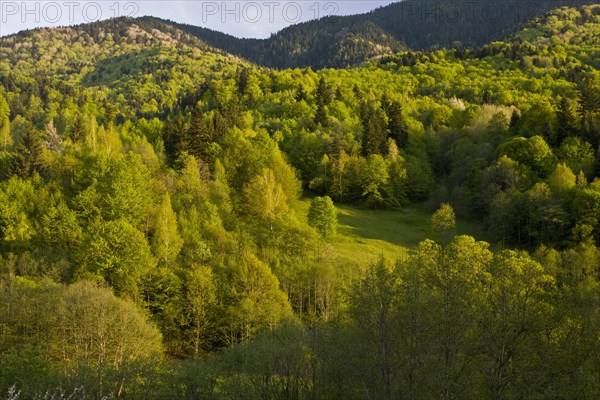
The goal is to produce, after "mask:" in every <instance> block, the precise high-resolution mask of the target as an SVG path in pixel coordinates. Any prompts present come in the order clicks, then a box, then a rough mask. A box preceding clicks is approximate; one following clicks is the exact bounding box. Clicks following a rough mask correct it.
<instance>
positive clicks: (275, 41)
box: [176, 0, 593, 69]
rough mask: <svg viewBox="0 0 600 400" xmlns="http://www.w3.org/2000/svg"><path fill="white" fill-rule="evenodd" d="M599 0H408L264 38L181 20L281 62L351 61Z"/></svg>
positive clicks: (480, 36) (267, 62) (217, 43)
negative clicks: (520, 1)
mask: <svg viewBox="0 0 600 400" xmlns="http://www.w3.org/2000/svg"><path fill="white" fill-rule="evenodd" d="M591 2H592V3H593V1H589V0H588V1H585V0H575V1H567V0H540V1H536V2H529V3H527V4H526V5H522V4H516V3H515V2H514V1H509V0H496V1H492V0H485V1H479V2H472V1H468V0H459V1H454V2H446V1H440V0H425V1H423V0H405V1H402V2H398V3H393V4H391V5H389V6H386V7H382V8H378V9H376V10H374V11H372V12H370V13H366V14H360V15H350V16H335V17H327V18H322V19H319V20H315V21H309V22H306V23H301V24H297V25H293V26H290V27H288V28H285V29H283V30H281V31H280V32H278V33H276V34H273V35H272V36H271V37H270V38H268V39H264V40H257V39H238V38H235V37H233V36H230V35H226V34H223V33H219V32H215V31H211V30H209V29H205V28H200V27H196V26H191V25H183V24H176V26H177V27H179V28H180V29H182V30H184V31H187V32H189V33H191V34H193V35H195V36H197V37H199V38H200V39H202V40H203V41H205V42H206V43H208V44H210V45H212V46H214V47H218V48H220V49H223V50H225V51H227V52H230V53H232V54H237V55H240V56H242V57H244V58H246V59H248V60H251V61H253V62H255V63H257V64H259V65H264V66H268V67H275V68H293V67H308V66H310V67H312V68H314V69H318V68H323V67H345V66H348V65H356V64H360V63H362V62H364V61H366V60H369V59H373V58H377V57H380V56H382V55H387V54H391V53H394V52H397V51H399V50H401V49H406V48H409V49H412V50H429V49H435V48H441V47H446V48H448V47H456V46H465V47H473V46H481V45H483V44H486V43H489V42H491V41H494V40H499V39H501V38H503V37H505V36H507V35H509V34H510V33H512V32H514V31H516V30H517V29H519V28H520V27H521V26H523V25H524V24H526V23H527V22H529V21H530V20H531V19H533V18H535V17H539V16H541V15H543V14H544V13H545V12H547V11H549V10H551V9H554V8H557V7H560V6H563V5H569V6H576V5H580V4H585V3H591Z"/></svg>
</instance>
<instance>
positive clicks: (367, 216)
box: [296, 198, 489, 265]
mask: <svg viewBox="0 0 600 400" xmlns="http://www.w3.org/2000/svg"><path fill="white" fill-rule="evenodd" d="M309 206H310V198H304V199H302V200H301V201H300V202H298V204H297V206H296V212H297V213H298V216H299V218H306V215H307V214H308V208H309ZM336 207H337V209H338V221H339V227H338V234H337V236H336V237H335V238H334V239H333V240H332V244H333V247H334V250H335V254H336V256H337V258H338V260H339V261H342V262H345V263H350V264H361V265H364V264H365V263H370V262H373V261H376V260H377V259H378V258H379V257H381V256H382V255H383V256H384V257H386V258H388V259H391V260H395V259H398V258H401V257H402V256H404V255H405V254H406V251H407V249H409V248H411V247H414V246H416V245H417V244H418V243H419V242H421V241H422V240H424V239H427V238H432V239H434V240H435V239H436V233H435V232H433V231H432V230H431V213H429V212H428V211H426V210H425V209H424V207H422V206H419V205H416V206H415V205H413V206H409V207H406V208H404V209H402V210H394V211H389V210H368V209H361V208H358V207H354V206H349V205H345V204H336ZM455 234H457V235H471V236H473V237H475V238H476V239H478V240H488V241H489V234H488V233H487V232H486V231H485V229H483V227H482V226H481V224H480V223H478V222H473V221H465V220H458V221H457V227H456V230H455Z"/></svg>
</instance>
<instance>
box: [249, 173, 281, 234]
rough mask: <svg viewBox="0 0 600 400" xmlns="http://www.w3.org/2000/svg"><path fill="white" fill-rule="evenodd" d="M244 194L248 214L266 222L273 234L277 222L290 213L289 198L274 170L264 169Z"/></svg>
mask: <svg viewBox="0 0 600 400" xmlns="http://www.w3.org/2000/svg"><path fill="white" fill-rule="evenodd" d="M244 193H245V200H246V209H247V211H248V213H249V214H250V215H253V216H255V217H258V218H259V219H260V220H262V221H264V222H265V223H266V224H267V227H268V228H269V231H270V232H271V234H273V232H274V224H275V222H276V221H277V220H279V219H281V218H283V217H284V215H285V214H286V213H287V211H288V204H287V196H286V195H285V192H284V191H283V188H282V187H281V184H280V183H279V182H278V181H277V180H276V178H275V174H274V173H273V170H271V169H268V168H265V169H263V171H262V173H261V174H260V175H258V176H256V177H254V179H252V180H251V181H250V183H249V184H248V186H247V187H246V189H245V191H244Z"/></svg>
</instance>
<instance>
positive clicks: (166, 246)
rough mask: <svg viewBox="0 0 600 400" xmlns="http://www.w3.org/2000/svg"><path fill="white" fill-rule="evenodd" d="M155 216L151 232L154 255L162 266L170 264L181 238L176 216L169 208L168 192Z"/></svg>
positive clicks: (179, 247) (179, 249)
mask: <svg viewBox="0 0 600 400" xmlns="http://www.w3.org/2000/svg"><path fill="white" fill-rule="evenodd" d="M155 218H156V219H155V221H156V222H155V226H154V232H153V234H152V249H153V251H154V255H155V256H156V258H157V259H158V261H159V263H161V264H162V265H163V266H167V267H168V266H172V265H173V263H174V262H175V259H176V258H177V256H178V255H179V251H181V247H182V246H183V240H182V239H181V237H180V236H179V232H178V231H177V217H176V216H175V213H174V212H173V209H172V208H171V197H170V196H169V194H166V195H165V196H164V199H163V202H162V204H161V205H160V208H159V209H158V210H157V213H156V217H155Z"/></svg>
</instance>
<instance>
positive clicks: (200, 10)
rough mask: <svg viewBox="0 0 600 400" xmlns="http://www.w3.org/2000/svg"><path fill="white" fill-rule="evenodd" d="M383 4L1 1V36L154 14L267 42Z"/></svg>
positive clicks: (372, 0) (350, 0) (323, 0)
mask: <svg viewBox="0 0 600 400" xmlns="http://www.w3.org/2000/svg"><path fill="white" fill-rule="evenodd" d="M392 2H393V1H380V0H367V1H364V0H363V1H361V0H343V1H339V0H338V1H330V0H294V1H288V0H240V1H235V0H226V1H223V0H214V1H212V0H162V1H161V0H144V1H129V0H125V1H120V0H119V1H117V0H94V1H88V0H85V1H78V0H51V1H47V0H43V1H37V0H0V36H6V35H10V34H13V33H16V32H18V31H21V30H24V29H31V28H35V27H57V26H65V25H73V24H80V23H85V22H92V21H97V20H101V19H107V18H111V17H118V16H132V17H141V16H144V15H152V16H155V17H160V18H164V19H170V20H173V21H177V22H182V23H187V24H191V25H197V26H203V27H206V28H210V29H214V30H217V31H221V32H225V33H229V34H231V35H234V36H237V37H252V38H266V37H269V36H270V35H271V34H272V33H275V32H277V31H279V30H281V29H283V28H285V27H286V26H289V25H292V24H295V23H299V22H303V21H308V20H311V19H315V18H320V17H324V16H327V15H349V14H360V13H364V12H368V11H370V10H373V9H375V8H377V7H381V6H385V5H387V4H390V3H392Z"/></svg>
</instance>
